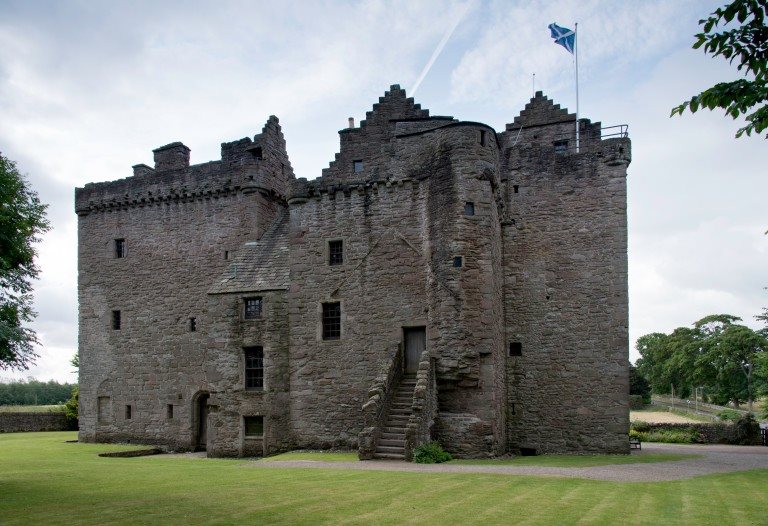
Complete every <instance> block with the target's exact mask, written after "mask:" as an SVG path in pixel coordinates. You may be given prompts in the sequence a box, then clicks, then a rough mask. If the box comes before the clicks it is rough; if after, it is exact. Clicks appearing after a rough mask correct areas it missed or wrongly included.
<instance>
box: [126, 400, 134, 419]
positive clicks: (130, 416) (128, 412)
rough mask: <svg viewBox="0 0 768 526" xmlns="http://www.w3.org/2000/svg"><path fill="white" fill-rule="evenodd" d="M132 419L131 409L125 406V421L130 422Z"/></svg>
mask: <svg viewBox="0 0 768 526" xmlns="http://www.w3.org/2000/svg"><path fill="white" fill-rule="evenodd" d="M132 417H133V408H132V407H131V406H130V404H128V405H126V406H125V419H126V420H130V419H131V418H132Z"/></svg>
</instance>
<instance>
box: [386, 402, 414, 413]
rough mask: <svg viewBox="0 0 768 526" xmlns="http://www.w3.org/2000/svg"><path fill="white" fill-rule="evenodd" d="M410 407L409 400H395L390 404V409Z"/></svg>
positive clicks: (411, 405) (411, 404)
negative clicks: (395, 401)
mask: <svg viewBox="0 0 768 526" xmlns="http://www.w3.org/2000/svg"><path fill="white" fill-rule="evenodd" d="M411 407H413V403H411V402H407V403H406V402H397V403H394V404H392V406H391V409H408V410H409V411H410V409H411Z"/></svg>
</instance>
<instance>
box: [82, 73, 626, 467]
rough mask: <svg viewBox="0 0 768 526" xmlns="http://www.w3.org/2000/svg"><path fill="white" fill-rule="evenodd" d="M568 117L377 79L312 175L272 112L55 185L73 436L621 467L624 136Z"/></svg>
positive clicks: (218, 447)
mask: <svg viewBox="0 0 768 526" xmlns="http://www.w3.org/2000/svg"><path fill="white" fill-rule="evenodd" d="M576 126H577V123H576V116H575V115H574V114H570V113H568V112H567V111H566V110H564V109H561V108H560V107H559V106H558V105H555V104H553V103H552V101H551V100H549V99H548V98H546V97H544V96H543V95H542V94H541V92H538V93H536V94H535V96H534V97H533V98H532V99H531V100H530V102H529V103H528V104H527V105H526V106H525V109H524V110H523V111H522V112H521V113H520V114H519V115H518V116H517V117H515V118H514V121H513V122H512V123H510V124H507V126H506V129H505V130H504V131H503V132H500V133H497V132H496V131H495V130H494V129H493V128H491V127H490V126H488V125H485V124H482V123H478V122H468V121H459V120H456V119H454V118H452V117H441V116H430V115H429V112H428V111H427V110H424V109H422V108H421V107H420V106H419V105H418V104H415V103H414V101H413V99H411V98H407V96H406V94H405V91H404V90H402V89H401V88H400V87H399V86H397V85H393V86H391V88H390V89H389V90H388V91H387V92H386V93H385V94H384V96H383V97H381V98H379V101H378V103H376V104H374V105H373V108H372V111H370V112H368V113H367V114H366V119H365V120H363V121H361V122H360V123H359V126H357V127H356V126H355V125H354V122H353V121H352V120H351V119H350V126H349V128H347V129H343V130H341V131H340V132H339V135H340V141H341V147H340V152H339V153H338V154H337V155H336V158H335V160H334V161H333V162H331V163H330V166H329V167H328V168H326V169H324V170H323V173H322V177H320V178H317V179H314V180H309V181H308V180H307V179H303V178H296V177H295V176H294V172H293V169H292V168H291V163H290V161H289V158H288V154H287V150H286V144H285V140H284V138H283V134H282V132H281V129H280V125H279V123H278V119H277V118H276V117H270V118H269V120H268V121H267V122H266V124H265V126H264V128H263V130H262V132H261V133H260V134H258V135H256V136H255V137H254V138H253V139H250V138H244V139H240V140H237V141H234V142H227V143H223V144H222V145H221V160H218V161H212V162H208V163H204V164H198V165H191V166H190V163H189V152H190V150H189V148H187V147H186V146H185V145H184V144H182V143H179V142H175V143H172V144H168V145H166V146H163V147H161V148H158V149H156V150H154V168H152V167H149V166H147V165H144V164H139V165H136V166H134V167H133V176H132V177H128V178H126V179H120V180H115V181H111V182H104V183H95V184H94V183H92V184H87V185H85V187H83V188H78V189H76V192H75V210H76V213H77V215H78V236H79V248H78V257H79V261H78V273H79V280H78V299H79V325H80V332H79V353H80V435H79V436H80V440H83V441H95V442H117V441H130V442H139V443H146V444H160V445H164V446H167V447H169V448H173V449H179V450H189V449H202V448H205V449H206V450H207V454H208V455H209V456H259V455H268V454H273V453H276V452H280V451H284V450H288V449H294V448H331V447H341V448H357V449H358V451H359V454H360V457H361V458H364V459H367V458H374V457H376V458H406V459H407V458H410V457H411V455H412V451H413V448H414V447H415V446H417V445H418V444H421V443H423V442H425V441H428V440H430V439H437V440H439V441H440V442H441V443H442V445H443V447H444V448H445V449H446V450H447V451H450V452H452V453H454V454H456V455H458V456H464V457H487V456H492V455H499V454H503V453H506V452H522V453H523V454H530V453H545V452H559V453H567V452H575V453H583V452H599V453H627V452H628V451H629V444H628V436H627V433H628V427H629V421H628V418H629V417H628V390H629V386H628V336H627V324H628V301H627V220H626V172H627V166H628V165H629V162H630V158H631V155H630V140H629V139H628V138H627V135H626V129H625V127H622V128H615V130H616V133H610V132H611V131H613V130H610V129H604V128H601V125H600V123H591V122H590V121H589V120H587V119H579V121H578V127H579V134H578V139H577V137H576V133H575V131H576ZM577 140H578V145H577Z"/></svg>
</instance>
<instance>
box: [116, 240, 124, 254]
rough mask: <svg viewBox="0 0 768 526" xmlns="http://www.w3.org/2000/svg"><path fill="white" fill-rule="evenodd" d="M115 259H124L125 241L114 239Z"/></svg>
mask: <svg viewBox="0 0 768 526" xmlns="http://www.w3.org/2000/svg"><path fill="white" fill-rule="evenodd" d="M115 257H116V258H124V257H125V239H115Z"/></svg>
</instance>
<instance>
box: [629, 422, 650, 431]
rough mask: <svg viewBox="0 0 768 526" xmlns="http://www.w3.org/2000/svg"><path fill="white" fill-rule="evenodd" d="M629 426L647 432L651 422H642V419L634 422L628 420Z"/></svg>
mask: <svg viewBox="0 0 768 526" xmlns="http://www.w3.org/2000/svg"><path fill="white" fill-rule="evenodd" d="M629 428H630V429H632V430H634V431H637V432H639V433H647V432H648V431H650V430H651V424H649V423H648V422H643V421H642V420H636V421H634V422H630V424H629Z"/></svg>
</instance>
